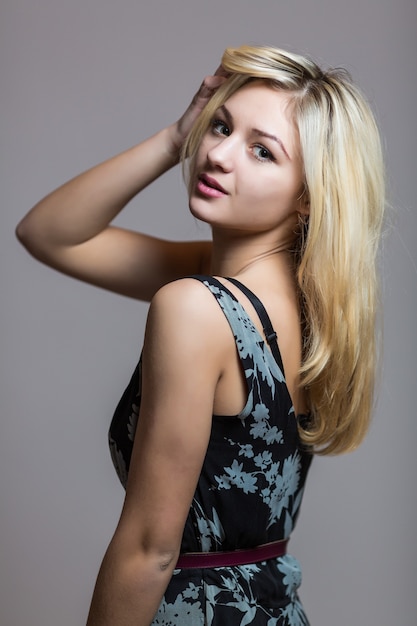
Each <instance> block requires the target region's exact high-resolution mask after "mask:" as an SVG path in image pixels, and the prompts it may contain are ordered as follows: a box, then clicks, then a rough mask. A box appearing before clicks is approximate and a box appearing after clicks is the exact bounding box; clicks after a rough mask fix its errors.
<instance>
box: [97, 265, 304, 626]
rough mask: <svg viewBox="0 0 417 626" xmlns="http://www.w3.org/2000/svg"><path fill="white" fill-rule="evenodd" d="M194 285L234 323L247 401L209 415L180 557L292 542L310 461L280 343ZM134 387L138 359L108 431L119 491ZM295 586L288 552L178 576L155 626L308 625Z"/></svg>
mask: <svg viewBox="0 0 417 626" xmlns="http://www.w3.org/2000/svg"><path fill="white" fill-rule="evenodd" d="M194 278H196V279H198V280H200V281H201V282H202V283H203V284H204V285H205V286H206V287H207V288H208V289H209V290H210V291H211V292H212V294H213V296H214V297H215V298H216V299H217V302H218V304H219V305H220V307H221V309H222V311H223V312H224V314H225V316H226V318H227V320H228V322H229V324H230V327H231V331H232V332H233V335H234V337H235V341H236V346H237V349H238V353H239V357H240V360H241V363H242V367H243V370H244V372H245V376H246V379H247V386H248V395H247V402H246V405H245V407H244V409H243V410H242V412H241V413H240V414H239V415H236V416H234V417H230V416H227V417H225V416H221V415H213V421H212V430H211V436H210V441H209V445H208V449H207V454H206V457H205V460H204V464H203V468H202V471H201V475H200V478H199V481H198V484H197V488H196V491H195V494H194V499H193V502H192V506H191V508H190V512H189V514H188V517H187V521H186V524H185V528H184V534H183V538H182V544H181V552H212V551H213V552H214V551H228V550H236V549H248V548H253V547H255V546H258V545H261V544H265V543H269V542H272V541H277V540H280V539H285V538H288V537H289V536H290V534H291V532H292V530H293V528H294V524H295V522H296V519H297V516H298V512H299V509H300V504H301V499H302V495H303V489H304V483H305V480H306V475H307V472H308V468H309V465H310V461H311V454H310V453H309V452H308V451H307V450H305V449H303V448H302V446H301V445H300V441H299V436H298V430H297V417H296V415H295V414H294V408H293V406H292V402H291V398H290V396H289V392H288V389H287V386H286V383H285V379H284V375H283V368H282V362H281V357H280V355H279V350H278V346H277V344H276V341H275V345H274V350H273V351H271V349H270V347H269V346H268V345H266V344H265V341H264V339H263V337H262V336H261V335H260V333H259V332H258V330H257V329H256V327H255V326H254V324H253V322H252V321H251V319H250V318H249V316H248V315H247V313H246V312H245V310H244V308H243V307H242V306H241V304H240V303H239V301H238V300H237V299H236V298H235V297H234V295H233V294H232V293H231V292H230V291H229V290H228V289H227V288H226V287H224V286H223V285H222V283H220V282H219V281H217V280H216V279H214V278H212V277H208V276H195V277H194ZM237 286H239V285H237ZM271 347H272V345H271ZM273 353H274V354H273ZM274 355H275V356H274ZM140 381H141V361H139V363H138V365H137V367H136V370H135V372H134V374H133V376H132V379H131V381H130V383H129V385H128V387H127V389H126V390H125V393H124V394H123V396H122V398H121V400H120V402H119V404H118V406H117V408H116V411H115V414H114V416H113V420H112V423H111V426H110V430H109V443H110V450H111V455H112V459H113V463H114V465H115V468H116V471H117V473H118V475H119V478H120V480H121V482H122V483H123V485H125V484H126V478H127V473H128V471H129V462H130V457H131V452H132V446H133V439H134V435H135V429H136V423H137V419H138V415H139V407H140V396H141V382H140ZM300 583H301V571H300V566H299V563H298V561H297V560H296V559H295V558H294V557H293V556H291V555H289V554H286V555H284V556H280V557H277V558H273V559H269V560H267V561H262V562H259V563H252V564H248V565H240V566H233V567H215V568H204V569H197V568H192V569H188V568H187V569H176V570H174V573H173V576H172V579H171V582H170V584H169V586H168V588H167V590H166V592H165V594H164V597H163V600H162V602H161V605H160V607H159V610H158V612H157V614H156V615H155V618H154V620H153V622H152V626H203V625H204V626H247V625H249V624H250V625H251V626H306V625H308V620H307V617H306V615H305V613H304V610H303V607H302V605H301V603H300V600H299V598H298V593H297V592H298V587H299V586H300Z"/></svg>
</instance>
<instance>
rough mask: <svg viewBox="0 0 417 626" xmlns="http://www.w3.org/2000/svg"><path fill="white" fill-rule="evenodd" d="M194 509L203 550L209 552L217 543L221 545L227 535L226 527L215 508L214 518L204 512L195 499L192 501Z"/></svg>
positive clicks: (213, 511)
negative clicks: (225, 532)
mask: <svg viewBox="0 0 417 626" xmlns="http://www.w3.org/2000/svg"><path fill="white" fill-rule="evenodd" d="M192 509H193V511H194V515H195V518H196V522H197V528H198V532H199V538H200V545H201V550H202V551H203V552H209V551H210V550H213V548H215V546H216V545H217V546H219V545H221V543H222V541H223V540H224V537H225V534H224V528H223V526H222V524H221V521H220V519H219V516H218V514H217V511H216V510H215V509H214V508H213V509H212V519H210V518H209V517H208V516H207V515H206V514H205V513H204V511H203V509H202V508H201V506H200V504H199V503H198V502H197V501H196V500H195V499H194V500H193V503H192Z"/></svg>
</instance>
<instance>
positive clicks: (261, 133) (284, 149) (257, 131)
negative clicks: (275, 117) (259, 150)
mask: <svg viewBox="0 0 417 626" xmlns="http://www.w3.org/2000/svg"><path fill="white" fill-rule="evenodd" d="M252 132H253V133H255V135H259V136H260V137H267V138H268V139H272V141H276V143H277V144H278V145H279V147H280V148H281V150H282V151H283V153H284V154H285V156H286V157H287V159H288V160H289V161H291V157H290V155H289V154H288V152H287V150H286V148H285V146H284V144H283V142H282V141H281V139H280V138H279V137H276V136H275V135H271V134H270V133H266V132H265V131H264V130H259V128H252Z"/></svg>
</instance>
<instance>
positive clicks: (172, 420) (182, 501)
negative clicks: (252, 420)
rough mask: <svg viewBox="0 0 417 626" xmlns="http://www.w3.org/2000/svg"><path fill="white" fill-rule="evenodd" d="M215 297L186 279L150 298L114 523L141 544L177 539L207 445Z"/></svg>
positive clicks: (163, 546)
mask: <svg viewBox="0 0 417 626" xmlns="http://www.w3.org/2000/svg"><path fill="white" fill-rule="evenodd" d="M204 292H205V293H204ZM212 300H213V298H212V296H211V294H209V292H208V291H207V290H206V289H205V288H204V287H203V286H202V285H201V284H200V283H197V282H196V281H193V280H184V281H179V282H177V283H174V284H171V285H168V286H167V287H165V288H164V289H163V290H162V291H161V292H159V293H158V294H157V296H156V298H155V300H154V301H153V302H152V304H151V308H150V313H149V317H148V323H147V330H146V336H145V345H144V351H143V377H142V403H141V409H140V416H139V421H138V428H137V431H136V436H135V443H134V450H133V455H132V460H131V465H130V471H129V479H128V485H127V492H126V500H125V505H124V508H123V513H122V517H121V521H120V524H119V528H118V531H119V533H121V534H122V535H124V536H125V537H126V536H127V537H130V539H129V541H132V539H133V540H134V541H135V542H136V543H135V545H136V546H137V547H138V548H139V549H141V550H151V551H156V552H161V553H172V552H175V549H176V548H178V547H179V544H180V540H181V536H182V532H183V528H184V523H185V520H186V516H187V514H188V511H189V507H190V504H191V501H192V497H193V494H194V491H195V488H196V484H197V481H198V477H199V474H200V471H201V467H202V464H203V460H204V456H205V453H206V450H207V445H208V441H209V437H210V431H211V419H212V412H213V397H214V393H215V388H216V385H217V381H218V379H219V377H220V375H221V360H222V359H221V354H220V352H221V349H220V348H219V347H218V346H217V344H216V342H213V340H212V337H213V332H216V324H218V322H219V319H218V317H217V316H216V315H214V316H213V308H212V306H211V305H212ZM213 302H214V300H213ZM213 306H216V305H215V304H214V305H213ZM124 530H125V531H127V532H126V533H124V532H123V531H124Z"/></svg>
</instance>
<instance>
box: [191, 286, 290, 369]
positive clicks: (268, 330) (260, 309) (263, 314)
mask: <svg viewBox="0 0 417 626" xmlns="http://www.w3.org/2000/svg"><path fill="white" fill-rule="evenodd" d="M190 278H195V279H197V280H200V281H201V282H207V283H209V284H211V285H214V286H216V287H217V288H218V289H220V290H221V291H223V292H226V293H227V294H228V295H229V296H230V297H231V298H232V300H233V301H236V297H235V296H234V295H233V293H232V292H231V291H230V290H229V289H228V288H227V287H226V286H225V285H223V283H221V282H220V281H219V280H217V278H214V277H213V276H206V275H202V274H194V275H193V276H190ZM226 280H228V281H229V282H231V283H233V284H234V285H235V286H236V287H237V288H238V289H240V290H241V291H242V292H243V293H244V294H245V296H246V297H247V298H248V300H249V301H250V302H251V303H252V305H253V307H254V309H255V311H256V313H257V314H258V317H259V319H260V320H261V324H262V327H263V331H264V334H265V337H266V340H267V342H268V345H269V347H270V349H271V352H272V356H273V357H274V359H275V362H276V364H277V365H278V367H279V368H280V370H281V372H282V374H283V375H284V366H283V363H282V358H281V353H280V351H279V347H278V343H277V333H276V332H275V330H274V328H273V326H272V323H271V320H270V317H269V315H268V313H267V311H266V309H265V307H264V305H263V304H262V302H261V301H260V299H259V298H258V296H256V295H255V294H254V293H253V292H252V291H251V290H250V289H249V288H248V287H246V285H243V284H242V283H241V282H240V281H238V280H237V279H236V278H230V277H226ZM246 315H247V313H246Z"/></svg>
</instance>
